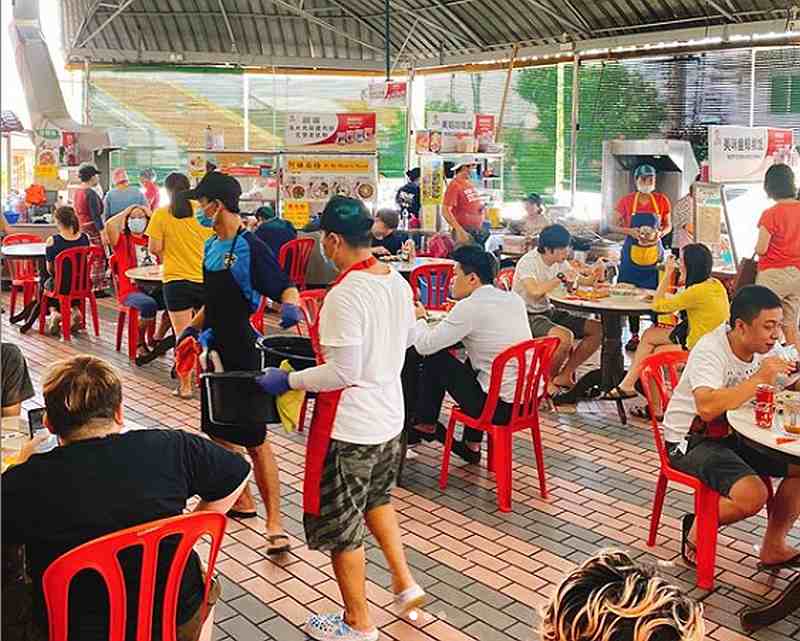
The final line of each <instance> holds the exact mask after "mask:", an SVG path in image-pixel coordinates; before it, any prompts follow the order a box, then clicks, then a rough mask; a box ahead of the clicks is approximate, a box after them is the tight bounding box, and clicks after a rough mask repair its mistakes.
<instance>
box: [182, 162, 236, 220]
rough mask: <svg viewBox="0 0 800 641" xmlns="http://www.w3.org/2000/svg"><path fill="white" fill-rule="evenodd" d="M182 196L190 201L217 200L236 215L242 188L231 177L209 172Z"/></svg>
mask: <svg viewBox="0 0 800 641" xmlns="http://www.w3.org/2000/svg"><path fill="white" fill-rule="evenodd" d="M183 195H184V196H185V197H186V198H189V199H191V200H197V199H198V198H207V199H208V200H219V201H220V202H222V204H223V205H225V209H227V210H228V211H229V212H231V213H232V214H238V213H239V198H240V197H241V195H242V186H241V185H240V184H239V181H238V180H236V178H234V177H233V176H229V175H228V174H221V173H220V172H218V171H210V172H208V173H207V174H206V175H205V176H203V179H202V180H201V181H200V182H199V183H197V187H195V188H194V189H190V190H189V191H185V192H183Z"/></svg>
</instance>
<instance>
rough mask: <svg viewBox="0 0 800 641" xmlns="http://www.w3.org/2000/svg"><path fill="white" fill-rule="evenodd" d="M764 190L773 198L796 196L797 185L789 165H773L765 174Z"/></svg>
mask: <svg viewBox="0 0 800 641" xmlns="http://www.w3.org/2000/svg"><path fill="white" fill-rule="evenodd" d="M764 191H765V192H766V193H767V196H769V197H770V198H771V199H772V200H780V199H782V198H796V197H797V185H796V184H795V181H794V172H793V171H792V168H791V167H789V165H772V167H770V168H769V169H767V173H766V174H765V175H764Z"/></svg>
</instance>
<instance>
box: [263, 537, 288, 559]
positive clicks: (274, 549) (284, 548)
mask: <svg viewBox="0 0 800 641" xmlns="http://www.w3.org/2000/svg"><path fill="white" fill-rule="evenodd" d="M281 539H283V540H285V541H286V543H284V544H282V545H277V544H276V543H275V541H278V540H281ZM267 541H268V542H269V545H268V546H267V554H268V555H270V556H274V555H277V554H286V553H287V552H288V551H289V550H290V549H291V544H290V543H289V535H288V534H267Z"/></svg>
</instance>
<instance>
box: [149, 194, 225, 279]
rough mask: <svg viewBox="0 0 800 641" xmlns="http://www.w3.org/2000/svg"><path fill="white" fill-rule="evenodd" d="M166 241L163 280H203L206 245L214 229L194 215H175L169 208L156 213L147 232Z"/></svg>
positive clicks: (151, 236)
mask: <svg viewBox="0 0 800 641" xmlns="http://www.w3.org/2000/svg"><path fill="white" fill-rule="evenodd" d="M145 233H146V234H147V235H148V236H149V237H150V238H155V239H156V240H160V241H162V242H163V243H164V255H163V261H162V262H163V263H164V282H165V283H169V282H171V281H173V280H189V281H192V282H193V283H202V282H203V248H204V246H205V242H206V240H207V239H208V238H210V237H211V236H213V235H214V230H213V229H210V228H208V227H203V226H202V225H201V224H200V223H198V222H197V221H196V220H195V218H194V216H189V217H188V218H175V216H173V215H172V214H171V213H170V211H169V207H159V208H158V209H156V210H155V211H154V212H153V215H152V216H151V218H150V223H149V224H148V225H147V231H146V232H145Z"/></svg>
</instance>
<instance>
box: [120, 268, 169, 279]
mask: <svg viewBox="0 0 800 641" xmlns="http://www.w3.org/2000/svg"><path fill="white" fill-rule="evenodd" d="M125 275H126V276H127V277H128V278H130V279H131V280H141V281H150V282H155V283H160V282H161V281H163V280H164V266H163V265H148V266H147V267H131V268H130V269H129V270H127V271H126V272H125Z"/></svg>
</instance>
